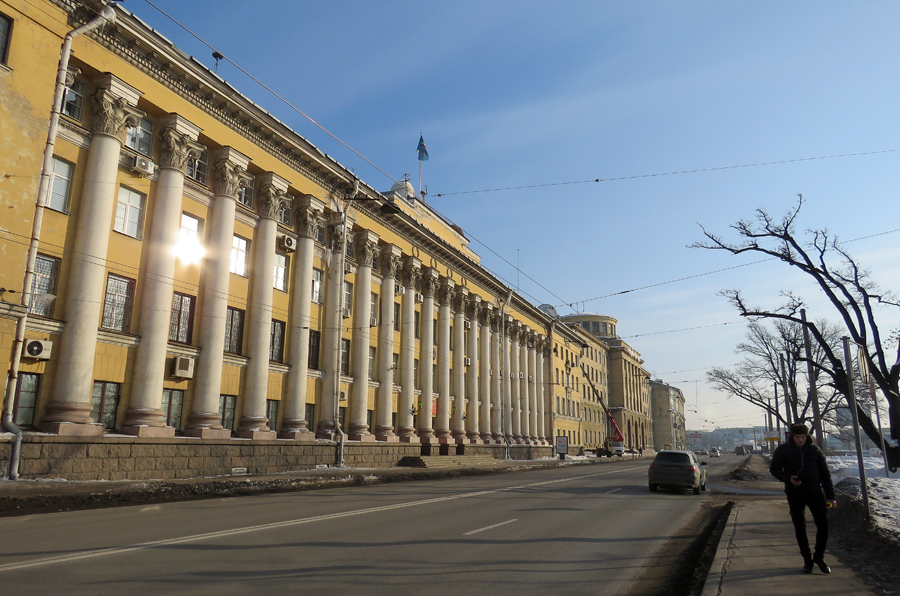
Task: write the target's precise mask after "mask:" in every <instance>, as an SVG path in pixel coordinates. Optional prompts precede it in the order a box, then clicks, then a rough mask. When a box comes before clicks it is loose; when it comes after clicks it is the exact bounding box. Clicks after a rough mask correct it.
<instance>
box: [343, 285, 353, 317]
mask: <svg viewBox="0 0 900 596" xmlns="http://www.w3.org/2000/svg"><path fill="white" fill-rule="evenodd" d="M344 311H345V312H346V313H348V314H351V315H352V314H353V283H352V282H349V281H345V282H344Z"/></svg>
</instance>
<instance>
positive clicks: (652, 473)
mask: <svg viewBox="0 0 900 596" xmlns="http://www.w3.org/2000/svg"><path fill="white" fill-rule="evenodd" d="M705 465H706V462H705V461H700V460H698V459H697V456H696V455H695V454H694V452H693V451H675V450H669V449H666V450H663V451H660V452H659V453H657V454H656V457H655V458H654V459H653V463H652V464H650V470H649V471H648V480H649V484H650V490H651V491H653V492H656V489H658V488H659V487H660V486H662V487H665V488H675V489H682V490H683V489H686V488H690V489H693V491H694V494H695V495H699V494H700V491H704V490H706V468H704V466H705Z"/></svg>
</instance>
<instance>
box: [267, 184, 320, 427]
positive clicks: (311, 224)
mask: <svg viewBox="0 0 900 596" xmlns="http://www.w3.org/2000/svg"><path fill="white" fill-rule="evenodd" d="M294 203H295V205H296V207H295V212H296V214H297V227H298V232H299V236H300V239H299V241H298V242H297V251H296V252H295V253H294V264H293V267H292V269H293V272H292V280H291V282H292V283H291V313H290V323H289V325H290V331H289V333H288V341H289V343H288V364H289V365H290V367H291V368H290V370H289V371H288V375H287V379H286V381H287V382H286V387H285V390H284V421H283V422H282V423H281V429H280V430H279V432H278V438H280V439H294V440H295V441H303V442H312V441H313V440H314V439H315V435H314V434H313V433H312V431H310V430H309V421H308V420H306V402H307V392H308V391H309V327H310V323H311V321H312V319H311V317H310V314H311V312H312V308H311V305H312V271H313V256H314V255H315V250H316V243H315V238H316V231H317V230H318V229H319V228H321V227H322V226H323V225H324V223H325V219H324V216H323V212H324V209H325V203H324V202H322V201H320V200H319V199H317V198H315V197H314V196H312V195H306V196H305V197H302V198H300V199H295V200H294Z"/></svg>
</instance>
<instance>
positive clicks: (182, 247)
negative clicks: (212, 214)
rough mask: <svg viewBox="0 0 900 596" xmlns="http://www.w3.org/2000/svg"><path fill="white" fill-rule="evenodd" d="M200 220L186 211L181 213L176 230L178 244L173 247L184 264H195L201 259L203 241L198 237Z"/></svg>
mask: <svg viewBox="0 0 900 596" xmlns="http://www.w3.org/2000/svg"><path fill="white" fill-rule="evenodd" d="M201 221H202V220H200V219H199V218H197V217H194V216H193V215H190V214H188V213H182V214H181V229H180V230H179V231H178V246H177V247H176V248H175V253H176V254H177V255H178V258H179V259H180V260H181V262H182V263H184V264H186V265H197V264H199V263H200V261H201V260H203V242H202V240H201V239H200V222H201Z"/></svg>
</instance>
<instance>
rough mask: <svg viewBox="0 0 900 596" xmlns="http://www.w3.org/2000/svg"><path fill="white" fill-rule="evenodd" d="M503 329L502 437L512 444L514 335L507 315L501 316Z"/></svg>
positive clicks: (511, 321)
mask: <svg viewBox="0 0 900 596" xmlns="http://www.w3.org/2000/svg"><path fill="white" fill-rule="evenodd" d="M503 325H504V329H503V331H502V332H501V334H502V336H503V345H502V346H501V347H500V351H501V357H502V358H503V431H502V432H503V436H504V438H505V440H506V441H507V442H510V443H512V442H513V406H512V398H513V393H512V391H513V387H514V384H513V382H512V376H513V374H514V371H513V370H512V363H513V362H515V360H514V359H513V357H512V341H514V338H515V335H514V334H513V333H514V330H513V318H512V317H511V316H509V315H503Z"/></svg>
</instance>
